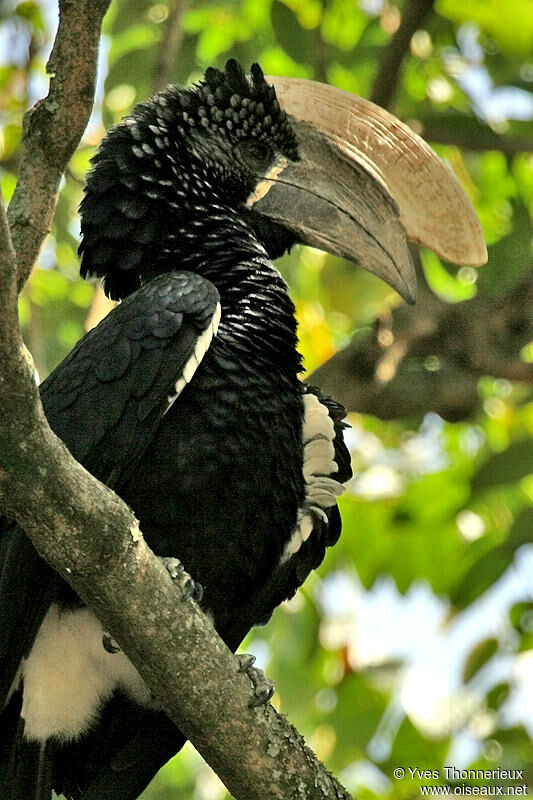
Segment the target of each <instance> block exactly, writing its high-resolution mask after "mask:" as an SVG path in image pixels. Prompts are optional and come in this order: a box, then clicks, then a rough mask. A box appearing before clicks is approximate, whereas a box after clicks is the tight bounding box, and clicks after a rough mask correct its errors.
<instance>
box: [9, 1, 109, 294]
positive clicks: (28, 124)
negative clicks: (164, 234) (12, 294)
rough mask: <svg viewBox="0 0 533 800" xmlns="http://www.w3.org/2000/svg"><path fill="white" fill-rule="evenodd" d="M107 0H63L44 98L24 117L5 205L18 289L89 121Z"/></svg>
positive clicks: (48, 221)
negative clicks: (19, 151) (10, 195)
mask: <svg viewBox="0 0 533 800" xmlns="http://www.w3.org/2000/svg"><path fill="white" fill-rule="evenodd" d="M109 2H110V0H74V1H73V0H61V2H60V4H59V8H60V25H59V30H58V35H57V37H56V40H55V44H54V49H53V51H52V54H51V56H50V59H49V61H48V64H47V71H48V73H49V75H50V76H51V77H50V90H49V92H48V96H47V97H46V98H45V99H43V100H40V101H39V102H38V103H36V104H35V106H34V107H33V108H32V109H30V111H28V112H27V114H26V116H25V118H24V128H23V137H22V157H21V163H20V170H19V181H18V183H17V187H16V189H15V193H14V195H13V199H12V201H11V203H10V206H9V215H8V216H9V223H10V227H11V236H12V239H13V245H14V247H15V250H16V252H17V259H18V272H19V277H18V287H19V290H20V289H21V288H22V286H23V285H24V283H25V282H26V280H27V278H28V275H29V274H30V271H31V269H32V267H33V264H34V262H35V260H36V258H37V255H38V253H39V250H40V248H41V245H42V243H43V240H44V237H45V236H46V234H47V233H48V231H49V229H50V224H51V220H52V215H53V212H54V208H55V197H56V193H57V189H58V187H59V181H60V180H61V176H62V175H63V172H64V171H65V168H66V166H67V163H68V161H69V160H70V158H71V156H72V154H73V153H74V150H75V149H76V147H77V145H78V142H79V140H80V138H81V135H82V133H83V131H84V130H85V126H86V125H87V121H88V119H89V116H90V113H91V110H92V104H93V97H94V85H95V80H96V63H97V52H98V43H99V39H100V28H101V24H102V19H103V17H104V14H105V12H106V11H107V8H108V6H109Z"/></svg>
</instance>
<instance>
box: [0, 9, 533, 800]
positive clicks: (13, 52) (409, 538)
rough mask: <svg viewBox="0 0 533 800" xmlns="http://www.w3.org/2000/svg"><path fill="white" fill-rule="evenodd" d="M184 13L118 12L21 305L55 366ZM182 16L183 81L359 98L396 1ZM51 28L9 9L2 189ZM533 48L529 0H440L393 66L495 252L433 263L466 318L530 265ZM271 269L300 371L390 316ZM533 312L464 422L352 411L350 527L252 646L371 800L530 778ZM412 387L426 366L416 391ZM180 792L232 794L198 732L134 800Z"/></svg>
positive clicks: (2, 69)
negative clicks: (436, 775) (102, 168)
mask: <svg viewBox="0 0 533 800" xmlns="http://www.w3.org/2000/svg"><path fill="white" fill-rule="evenodd" d="M173 9H174V4H173V3H171V2H168V3H167V2H160V3H151V2H144V1H143V2H135V1H134V0H115V2H113V3H112V7H111V11H110V12H109V14H108V16H107V18H106V24H105V36H104V39H103V43H102V48H101V58H100V73H99V82H98V89H97V102H96V106H95V110H94V113H93V116H92V118H91V122H90V124H89V126H88V128H87V131H86V133H85V136H84V139H83V141H82V144H81V146H80V148H79V150H78V152H77V153H76V155H75V156H74V158H73V160H72V162H71V164H70V167H69V171H68V175H67V176H66V178H65V180H64V181H63V185H62V191H61V195H60V198H59V203H58V209H57V214H56V219H55V222H54V227H53V230H52V234H51V235H50V237H49V239H48V240H47V243H46V245H45V247H44V249H43V251H42V254H41V257H40V261H39V266H38V269H36V270H35V271H34V273H33V275H32V278H31V279H30V281H29V284H28V286H27V288H26V289H25V291H24V294H23V296H22V297H21V301H20V314H21V319H22V322H23V325H24V332H25V337H26V342H27V344H28V346H29V347H30V349H31V351H32V353H33V355H34V358H35V362H36V365H37V367H38V370H39V373H40V375H41V377H43V378H44V377H45V376H46V375H47V374H48V372H49V371H50V370H51V369H52V368H53V367H54V366H55V364H56V363H58V361H59V360H60V359H61V358H62V357H63V356H64V355H65V354H66V353H67V352H68V350H69V349H70V348H71V347H72V346H73V345H74V343H75V342H76V341H77V339H78V338H79V337H80V336H81V335H82V333H83V332H84V330H85V329H86V328H87V327H89V326H90V325H92V324H93V323H94V322H95V321H97V319H98V318H99V317H101V315H102V314H103V313H105V312H106V311H107V310H108V308H109V306H108V305H106V304H105V303H104V302H103V301H102V297H101V296H98V295H95V289H94V287H93V286H91V285H89V284H86V283H84V282H81V281H80V280H79V278H78V259H77V254H76V250H77V246H78V236H79V220H78V216H77V207H78V203H79V200H80V196H81V190H82V186H83V179H84V175H85V172H86V170H87V168H88V165H89V159H90V157H91V155H92V154H93V152H94V148H95V146H96V145H97V143H98V141H99V140H100V138H101V136H102V135H103V132H104V129H105V127H107V126H108V125H109V124H112V123H113V122H115V121H118V120H119V119H120V118H121V117H122V116H123V115H124V114H125V113H127V112H128V111H129V110H130V109H131V107H132V105H133V104H134V103H135V102H138V101H140V100H142V99H144V98H145V97H146V96H147V95H149V94H150V92H151V91H152V90H153V88H154V85H155V84H154V74H155V72H154V70H155V65H156V63H157V56H158V52H159V49H160V48H161V47H162V42H163V39H164V30H165V25H167V24H168V20H169V16H170V15H172V13H173ZM183 9H184V13H183V15H182V18H181V21H180V26H181V27H180V38H179V42H178V44H177V49H176V53H175V67H174V69H173V71H172V75H171V78H172V80H175V81H176V82H188V81H191V80H197V79H200V78H201V76H202V72H203V70H204V69H205V68H206V67H207V66H209V65H211V64H215V65H218V66H220V65H221V64H223V62H224V60H225V58H226V57H229V56H236V57H238V58H239V59H241V60H242V62H243V63H245V64H249V63H250V62H251V61H253V60H258V61H260V63H261V66H262V67H263V69H264V71H265V72H266V73H273V74H287V75H291V76H301V77H308V78H315V79H319V80H328V81H330V82H331V83H333V84H335V85H337V86H339V87H341V88H344V89H348V90H350V91H353V92H355V93H358V94H361V95H363V96H367V97H368V96H370V92H371V88H372V84H373V80H374V78H375V75H376V73H377V69H378V64H379V61H380V58H381V56H382V53H383V48H384V47H385V46H386V45H387V43H388V42H389V40H390V38H391V36H393V35H394V33H395V32H396V31H397V29H398V27H399V25H400V23H401V21H402V13H403V11H404V3H399V2H395V1H394V2H392V0H391V2H385V0H361V1H360V2H356V0H283V2H281V1H280V0H234V1H233V2H230V1H229V0H228V1H227V2H215V1H214V0H199V2H195V3H184V4H183ZM56 25H57V12H56V4H55V2H51V1H50V2H22V3H16V2H11V1H10V0H7V1H6V0H4V2H0V159H1V160H0V180H1V186H2V191H3V194H4V199H8V198H9V197H10V195H11V193H12V191H13V188H14V183H15V175H16V169H17V160H18V149H17V148H18V145H19V141H20V126H21V118H22V114H23V112H24V110H25V109H26V108H27V106H28V105H29V104H31V103H33V102H34V101H35V100H36V99H38V98H39V97H42V96H43V95H44V94H45V93H46V91H47V82H48V81H47V76H46V74H45V69H44V65H45V62H46V58H47V55H48V54H49V52H50V48H51V44H52V41H53V35H54V32H55V27H56ZM532 53H533V6H532V5H531V2H530V0H513V2H512V3H502V2H501V1H500V0H483V2H476V1H475V0H438V1H437V2H436V3H435V8H434V11H433V12H432V13H431V14H430V15H429V16H428V17H426V18H425V21H424V24H423V25H422V26H421V27H420V29H418V30H416V31H415V32H414V33H413V35H412V37H411V39H410V45H409V50H408V52H407V54H406V59H405V61H404V64H403V69H402V74H401V77H400V78H399V82H398V90H397V95H396V99H395V101H394V104H393V106H392V110H393V111H394V113H396V114H397V115H398V116H400V117H401V118H402V119H403V120H405V121H407V122H408V123H409V124H410V125H412V127H413V128H414V129H415V130H417V131H419V132H421V133H426V134H427V135H428V137H429V140H430V141H431V142H432V144H434V146H435V148H436V149H437V150H438V152H439V153H440V155H442V156H443V157H444V158H445V159H446V160H447V161H448V163H449V164H450V166H451V167H452V168H453V169H454V171H455V172H456V174H457V175H458V177H459V179H460V180H461V181H462V183H463V185H464V187H465V189H466V191H467V192H468V193H469V195H470V197H471V199H472V200H473V202H474V204H475V206H476V209H477V211H478V214H479V216H480V219H481V221H482V224H483V227H484V232H485V236H486V240H487V244H488V245H489V263H488V265H487V266H486V267H484V268H483V269H482V270H481V271H479V272H478V271H476V270H473V269H471V268H462V269H456V268H451V267H450V265H447V264H443V263H442V262H441V261H440V260H439V259H438V257H437V256H435V255H434V254H433V253H430V252H426V251H423V252H422V253H421V254H420V260H421V270H422V272H423V276H424V277H425V280H426V281H427V283H428V285H429V286H430V288H431V290H432V291H433V292H434V293H435V295H436V296H437V297H438V298H439V299H440V301H441V302H442V303H445V304H448V305H455V306H456V307H457V309H458V314H459V315H460V314H461V313H463V309H462V304H467V303H468V302H469V301H471V300H473V299H474V298H476V297H477V296H478V295H479V294H483V295H486V296H487V297H488V298H489V299H490V298H491V297H492V298H494V302H495V304H497V302H498V301H499V300H500V299H501V298H502V297H504V296H505V293H506V292H509V291H512V289H513V287H514V286H515V285H517V284H518V283H519V282H520V281H524V280H527V276H528V275H529V277H530V279H531V275H532V265H533V251H532V228H531V219H532V213H533V155H532V153H533V126H532V123H531V120H532V118H533V91H532V90H533V56H532ZM498 142H499V143H500V145H501V146H500V145H498ZM491 143H492V144H491ZM497 145H498V146H497ZM280 268H281V270H282V272H283V274H284V276H285V277H286V278H287V280H288V282H289V284H290V286H291V290H292V295H293V297H294V299H295V302H296V306H297V311H298V316H299V320H300V337H301V346H302V351H303V353H304V355H305V360H306V366H307V369H308V372H309V373H311V372H313V370H315V369H316V368H317V367H319V366H320V365H321V364H322V363H324V362H326V361H327V360H328V359H331V358H333V357H335V355H336V353H337V352H339V351H341V350H342V349H343V348H345V347H349V346H350V343H353V341H354V340H361V339H362V340H363V341H364V340H365V337H370V336H371V335H372V330H373V326H374V324H375V320H380V321H382V322H383V321H384V320H385V323H387V320H390V319H392V318H394V314H395V313H396V311H397V307H398V304H399V300H398V298H397V296H396V295H395V294H394V293H393V292H392V290H389V289H388V288H387V287H385V286H384V285H383V284H381V283H379V281H377V279H375V278H374V277H372V276H370V275H368V274H365V273H362V272H361V271H359V270H354V269H353V268H351V267H349V268H347V266H346V264H344V263H343V262H341V261H340V260H338V259H334V258H332V257H329V256H326V255H324V254H323V253H320V252H318V251H312V250H303V249H297V250H296V251H295V252H294V253H293V254H292V255H291V256H290V257H284V258H283V259H282V260H281V262H280ZM518 305H520V301H518ZM495 307H496V306H495ZM465 308H467V306H466V305H465ZM498 308H499V306H498ZM522 311H524V309H522ZM413 313H414V312H413ZM466 314H467V316H468V312H466ZM525 317H526V321H527V324H529V331H528V332H526V333H527V335H525V334H524V331H523V330H521V331H519V332H518V333H519V334H520V341H521V345H520V347H519V348H518V350H517V351H516V352H514V353H512V352H511V354H510V356H509V360H510V361H512V359H514V360H515V362H516V365H517V367H516V370H515V371H514V372H513V375H515V374H516V376H517V378H518V380H514V379H510V378H509V377H502V375H507V374H508V372H509V370H507V371H506V370H505V369H503V368H502V370H501V372H500V371H497V359H494V360H493V361H494V363H495V364H496V367H495V372H496V374H494V375H490V374H488V375H482V376H478V377H476V381H477V397H478V403H477V406H476V407H475V408H474V409H473V410H472V411H471V412H470V413H468V414H466V415H465V416H463V417H461V416H460V415H458V416H457V419H456V421H454V422H447V421H445V420H444V419H443V418H442V417H441V416H439V415H438V414H436V413H435V412H434V410H433V409H432V407H431V404H428V406H427V408H425V409H423V410H422V411H421V412H420V413H418V414H416V415H414V416H412V417H411V418H395V419H392V420H388V421H382V420H380V419H379V418H378V417H377V416H375V415H361V414H358V413H357V404H356V403H354V406H353V408H351V409H350V416H349V421H350V424H351V426H352V427H351V429H350V430H349V431H348V432H347V440H348V442H349V445H350V448H351V450H352V453H353V463H354V471H355V476H354V478H353V480H352V482H351V484H350V485H349V487H348V489H347V492H346V494H345V496H344V497H343V498H342V501H341V504H342V509H341V510H342V515H343V519H344V532H343V536H342V537H341V541H340V542H339V544H338V545H337V546H336V547H335V548H334V549H333V550H332V551H331V552H330V553H329V554H328V556H327V559H326V562H325V563H324V564H323V565H322V567H321V568H320V570H319V571H318V573H317V574H314V575H312V576H311V577H310V578H309V580H308V581H307V583H306V585H305V586H304V588H303V589H302V590H301V591H300V592H299V593H298V594H297V595H296V596H295V598H294V599H293V600H291V601H290V602H289V603H286V604H285V605H284V606H283V607H282V608H280V609H278V611H277V612H276V613H275V615H274V617H273V619H272V621H271V623H270V624H269V625H268V626H267V627H266V628H263V629H258V630H256V631H255V632H253V633H252V634H251V635H250V636H249V638H248V640H247V641H246V642H245V649H246V650H247V651H251V652H253V653H255V654H256V655H257V658H258V661H259V663H260V665H261V666H262V667H263V668H264V669H265V670H266V671H267V673H268V675H269V676H270V677H271V678H273V679H274V680H275V682H276V686H277V694H276V695H275V698H274V704H275V705H276V706H277V707H278V708H279V709H281V710H282V711H283V712H284V713H286V714H287V715H288V716H289V718H290V719H291V721H292V722H294V724H295V725H296V726H297V727H298V728H299V729H300V730H301V731H302V733H303V734H304V735H305V737H306V739H307V740H308V741H309V742H310V744H311V745H312V747H313V748H314V749H315V750H316V752H317V754H318V755H319V757H320V758H322V759H323V760H325V762H326V764H327V765H328V767H329V768H330V769H332V770H333V771H335V772H336V773H337V774H339V775H340V778H341V780H342V781H343V782H344V783H345V785H346V786H347V787H348V788H349V790H350V791H353V792H357V796H358V797H359V798H361V800H365V798H367V797H374V796H376V797H380V798H381V797H383V798H400V797H410V796H415V795H416V796H418V793H417V781H415V780H409V779H404V780H403V781H397V780H395V779H394V777H393V771H394V768H395V767H397V766H401V767H404V768H407V767H408V766H412V767H414V766H417V767H419V768H420V769H430V770H436V769H439V770H440V769H441V768H442V767H443V766H455V767H458V768H468V767H471V768H484V769H494V768H495V767H497V766H499V767H502V768H505V769H512V768H522V769H525V770H526V777H528V778H529V780H530V781H533V745H532V736H533V656H532V650H531V649H530V648H531V646H532V644H533V596H532V593H533V588H532V587H533V546H532V543H533V443H532V436H533V403H532V400H531V385H532V383H533V377H532V374H531V371H532V370H533V366H532V362H533V320H532V317H531V314H529V316H528V315H527V312H525ZM495 320H496V315H495V316H494V317H492V315H490V314H489V315H487V316H486V317H485V318H484V319H483V320H482V321H481V323H480V324H481V327H482V328H485V330H486V331H488V332H489V333H490V331H491V326H492V325H495V326H496V327H495V328H494V342H495V349H497V347H498V346H499V344H501V342H500V339H499V338H498V337H501V336H502V335H503V334H502V331H501V329H500V328H499V327H497V324H496V321H495ZM522 324H523V323H522ZM506 330H507V329H506ZM458 335H460V334H458ZM517 335H518V334H517ZM380 336H381V339H380V344H381V345H382V346H383V347H386V346H389V345H391V344H392V343H393V342H394V336H395V334H394V327H393V326H392V327H391V326H389V325H388V323H387V324H383V325H382V328H381V332H380ZM487 340H489V341H490V335H489V336H488V339H483V343H486V341H487ZM483 346H485V345H484V344H482V345H480V347H483ZM484 355H485V354H484ZM446 358H447V353H446V352H441V350H439V343H438V342H436V344H435V349H434V353H432V354H431V355H428V356H427V357H426V358H425V360H424V361H423V364H422V366H421V369H422V370H424V371H426V372H430V373H431V372H439V371H440V370H442V369H443V368H444V367H445V366H446ZM483 363H485V361H483ZM513 363H514V362H513ZM380 368H381V373H380V374H379V375H378V376H377V379H378V380H379V381H381V382H382V383H387V382H389V381H391V380H392V379H393V378H394V376H395V374H396V370H397V368H398V365H397V362H396V361H395V360H394V359H392V360H388V361H387V360H386V359H385V360H384V361H383V362H382V363H381V365H380ZM528 376H529V377H528ZM417 385H418V384H417V373H416V371H413V378H412V392H413V393H416V392H417ZM377 413H378V411H376V414H377ZM178 788H179V789H180V791H179V792H177V789H178ZM175 797H180V798H184V799H185V800H188V799H190V800H193V799H194V800H222V799H223V798H225V797H228V795H227V794H226V792H225V789H224V787H223V786H222V784H221V783H220V782H219V780H218V779H217V778H216V776H215V775H214V774H213V773H212V772H211V771H210V770H209V769H208V768H207V767H206V766H205V764H204V763H203V761H202V760H201V759H200V757H199V756H198V755H197V754H196V753H195V752H194V750H193V749H192V747H191V746H190V745H188V746H187V747H186V748H185V750H184V752H183V753H182V754H181V755H180V756H179V757H178V758H177V759H175V760H174V761H173V762H172V763H171V764H170V765H168V766H167V767H166V768H165V770H163V772H162V773H161V774H160V776H159V777H158V778H157V779H156V781H155V782H154V784H153V785H152V787H150V788H149V789H148V790H147V791H146V792H145V794H143V798H144V799H145V800H166V799H167V798H168V799H170V798H175Z"/></svg>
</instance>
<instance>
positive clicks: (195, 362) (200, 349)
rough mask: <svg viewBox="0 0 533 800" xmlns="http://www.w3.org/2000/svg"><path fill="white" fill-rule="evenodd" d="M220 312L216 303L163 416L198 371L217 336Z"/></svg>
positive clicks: (218, 304) (170, 396)
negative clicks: (211, 316)
mask: <svg viewBox="0 0 533 800" xmlns="http://www.w3.org/2000/svg"><path fill="white" fill-rule="evenodd" d="M221 313H222V310H221V307H220V303H217V307H216V309H215V313H214V314H213V318H212V320H211V324H210V325H208V326H207V328H206V329H205V331H204V332H203V333H202V334H201V336H199V337H198V341H197V342H196V345H195V347H194V352H193V354H192V355H191V357H190V358H189V360H188V361H187V363H186V364H185V366H184V367H183V370H182V373H181V375H180V377H179V378H178V380H177V381H176V385H175V387H174V388H175V394H171V395H169V396H168V398H167V399H168V406H167V407H166V409H165V414H166V413H167V411H168V410H169V408H170V407H171V405H172V404H173V403H174V402H175V400H176V399H177V398H178V397H179V396H180V394H181V393H182V391H183V390H184V389H185V387H186V386H187V384H188V383H190V382H191V380H192V377H193V375H194V373H195V372H196V370H197V369H198V367H199V365H200V363H201V361H202V359H203V357H204V356H205V354H206V353H207V351H208V350H209V347H210V345H211V342H212V341H213V337H215V336H216V335H217V331H218V325H219V323H220V316H221Z"/></svg>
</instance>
